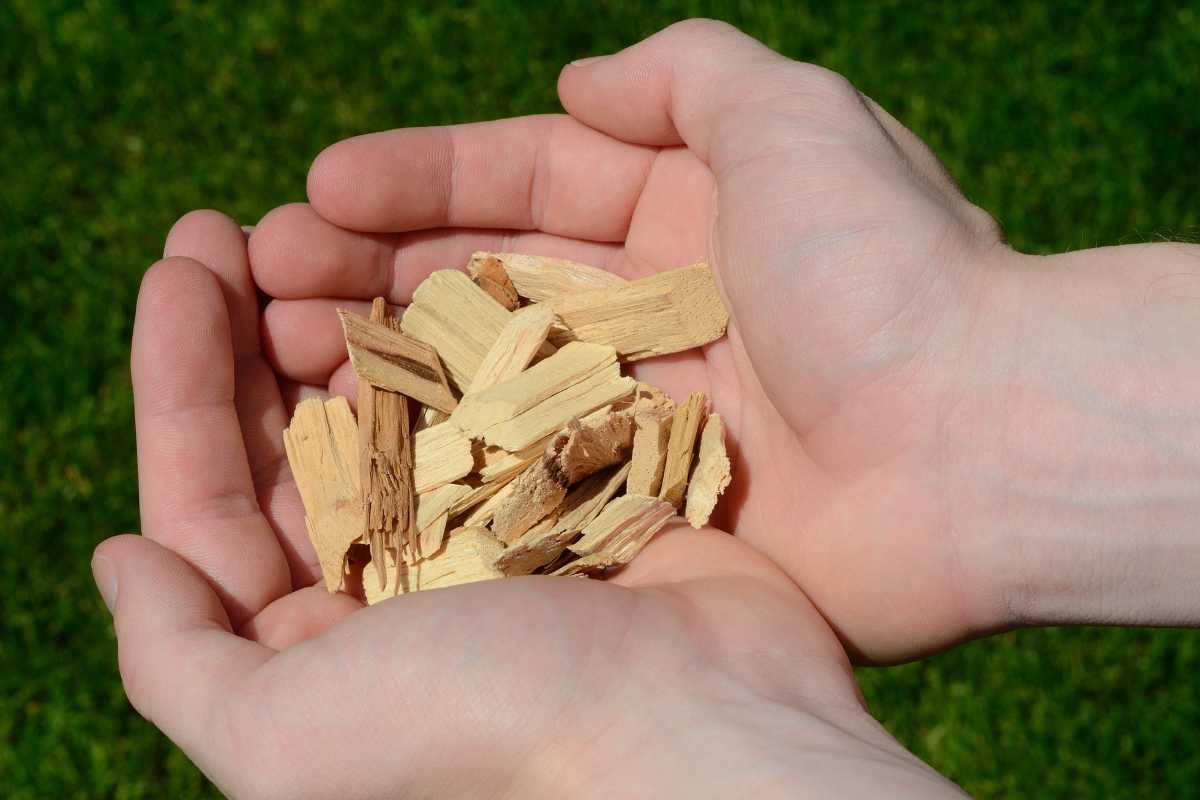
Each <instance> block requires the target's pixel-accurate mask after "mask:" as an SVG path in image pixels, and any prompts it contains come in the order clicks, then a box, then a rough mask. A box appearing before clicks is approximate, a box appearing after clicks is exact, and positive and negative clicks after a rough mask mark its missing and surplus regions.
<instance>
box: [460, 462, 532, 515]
mask: <svg viewBox="0 0 1200 800" xmlns="http://www.w3.org/2000/svg"><path fill="white" fill-rule="evenodd" d="M516 477H517V474H516V473H513V474H512V475H510V476H509V477H507V478H503V479H500V480H495V481H492V482H491V483H483V482H482V481H480V480H479V479H478V478H475V477H468V478H467V479H466V480H467V481H468V482H467V483H462V484H459V485H461V486H466V487H467V489H468V490H469V491H468V492H466V493H465V494H463V495H462V496H461V497H459V498H458V499H457V500H455V501H454V503H453V504H452V505H451V506H450V519H454V518H455V517H458V516H459V515H461V514H464V513H466V512H467V511H470V510H471V509H472V508H474V507H475V506H477V505H479V504H480V503H483V502H485V501H486V500H488V499H490V498H491V497H492V496H493V495H495V494H496V493H497V492H499V491H500V490H501V489H503V488H504V487H505V486H507V485H508V484H509V483H510V482H512V480H513V479H514V478H516Z"/></svg>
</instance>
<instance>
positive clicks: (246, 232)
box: [242, 225, 254, 239]
mask: <svg viewBox="0 0 1200 800" xmlns="http://www.w3.org/2000/svg"><path fill="white" fill-rule="evenodd" d="M252 233H254V226H253V225H243V226H242V235H243V236H245V237H246V238H247V239H249V238H250V234H252Z"/></svg>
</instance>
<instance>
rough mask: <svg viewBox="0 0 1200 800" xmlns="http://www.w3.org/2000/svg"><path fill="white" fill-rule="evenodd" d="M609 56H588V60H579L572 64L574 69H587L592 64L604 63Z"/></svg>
mask: <svg viewBox="0 0 1200 800" xmlns="http://www.w3.org/2000/svg"><path fill="white" fill-rule="evenodd" d="M606 58H608V56H606V55H604V56H588V57H587V58H577V59H575V60H574V61H572V62H571V66H572V67H585V66H588V65H590V64H595V63H596V62H597V61H603V60H604V59H606Z"/></svg>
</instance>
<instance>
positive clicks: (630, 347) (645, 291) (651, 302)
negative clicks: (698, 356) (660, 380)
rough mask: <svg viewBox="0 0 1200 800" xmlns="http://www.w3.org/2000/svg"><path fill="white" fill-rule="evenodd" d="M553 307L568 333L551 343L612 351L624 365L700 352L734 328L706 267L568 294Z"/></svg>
mask: <svg viewBox="0 0 1200 800" xmlns="http://www.w3.org/2000/svg"><path fill="white" fill-rule="evenodd" d="M547 302H548V303H549V304H550V305H551V306H552V307H553V308H554V310H555V312H556V313H557V314H558V317H559V319H561V320H562V323H563V325H565V326H566V328H567V331H566V332H565V333H562V332H556V333H555V335H552V336H551V341H553V342H554V343H555V344H563V343H565V342H566V341H581V342H594V343H596V344H608V345H612V346H613V347H615V348H616V349H617V352H618V353H619V354H620V356H621V359H622V360H623V361H637V360H639V359H643V358H650V357H651V356H661V355H667V354H668V353H678V352H680V351H682V350H688V349H690V348H693V347H699V346H700V345H703V344H707V343H708V342H711V341H714V340H715V339H719V338H721V337H722V336H723V335H725V327H726V325H727V324H728V322H729V314H728V312H726V310H725V306H724V305H723V304H722V302H721V296H720V293H719V292H718V291H717V286H716V282H715V281H714V280H713V276H712V271H711V270H710V269H709V267H708V265H707V264H705V263H700V264H695V265H693V266H690V267H683V268H681V269H675V270H671V271H669V272H660V273H659V274H657V275H653V276H651V277H649V278H642V279H641V280H637V281H634V282H632V283H629V284H626V285H624V286H618V287H615V288H609V289H593V290H590V291H580V292H571V293H567V294H562V295H559V296H556V297H554V298H552V299H550V300H548V301H547ZM556 336H557V337H560V338H556Z"/></svg>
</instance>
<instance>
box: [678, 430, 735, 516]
mask: <svg viewBox="0 0 1200 800" xmlns="http://www.w3.org/2000/svg"><path fill="white" fill-rule="evenodd" d="M729 479H730V472H729V456H728V455H727V454H726V453H725V423H724V422H722V421H721V415H720V414H709V415H708V420H707V421H706V422H705V423H704V432H703V433H701V434H700V452H699V454H698V455H697V457H696V468H695V469H694V470H692V481H691V483H690V484H689V485H688V491H687V512H686V516H687V521H688V522H690V523H691V525H692V527H693V528H700V527H703V526H704V525H707V524H708V518H709V517H711V516H712V512H713V509H714V508H716V507H717V499H718V498H719V497H720V496H721V494H722V492H724V491H725V487H727V486H728V485H729Z"/></svg>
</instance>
